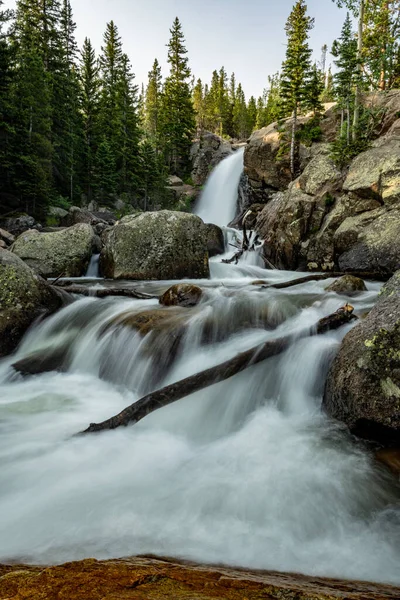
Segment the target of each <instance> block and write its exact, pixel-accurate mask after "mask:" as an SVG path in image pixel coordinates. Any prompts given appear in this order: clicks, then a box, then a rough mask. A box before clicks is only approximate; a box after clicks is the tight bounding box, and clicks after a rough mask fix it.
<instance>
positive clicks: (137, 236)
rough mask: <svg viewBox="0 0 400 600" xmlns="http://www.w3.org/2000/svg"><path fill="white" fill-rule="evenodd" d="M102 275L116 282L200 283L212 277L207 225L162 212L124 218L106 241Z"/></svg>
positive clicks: (106, 237) (169, 212) (180, 215)
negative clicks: (118, 280) (186, 280)
mask: <svg viewBox="0 0 400 600" xmlns="http://www.w3.org/2000/svg"><path fill="white" fill-rule="evenodd" d="M103 242H104V243H105V247H104V249H103V251H102V253H101V258H100V265H101V272H102V274H103V275H105V276H106V277H110V278H112V279H138V280H154V279H156V280H157V279H159V280H163V279H186V278H193V279H200V278H204V277H208V276H209V266H208V251H207V242H206V235H205V227H204V223H203V221H202V220H201V219H200V218H199V217H197V216H195V215H191V214H187V213H181V212H173V211H166V210H163V211H159V212H147V213H142V214H137V215H129V217H124V218H123V219H121V221H120V222H119V223H118V224H117V225H115V227H114V228H113V229H112V230H110V231H109V232H107V234H106V236H105V237H104V239H103Z"/></svg>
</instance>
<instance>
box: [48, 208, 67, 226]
mask: <svg viewBox="0 0 400 600" xmlns="http://www.w3.org/2000/svg"><path fill="white" fill-rule="evenodd" d="M47 214H48V216H49V217H50V218H51V219H52V221H53V220H54V221H55V222H56V223H60V222H61V220H62V219H65V217H66V216H67V215H68V211H67V210H64V209H63V208H60V207H58V206H50V208H49V210H48V213H47Z"/></svg>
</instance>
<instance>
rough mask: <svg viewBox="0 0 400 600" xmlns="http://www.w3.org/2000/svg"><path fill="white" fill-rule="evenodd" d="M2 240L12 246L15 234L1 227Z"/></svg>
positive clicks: (0, 237) (0, 238)
mask: <svg viewBox="0 0 400 600" xmlns="http://www.w3.org/2000/svg"><path fill="white" fill-rule="evenodd" d="M0 240H1V241H2V242H4V243H5V244H6V245H7V246H10V245H11V244H13V243H14V242H15V236H14V235H12V234H11V233H9V232H8V231H6V230H5V229H0Z"/></svg>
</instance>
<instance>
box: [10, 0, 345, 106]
mask: <svg viewBox="0 0 400 600" xmlns="http://www.w3.org/2000/svg"><path fill="white" fill-rule="evenodd" d="M293 4H294V0H72V7H73V10H74V16H75V21H76V23H77V25H78V29H77V38H78V42H79V44H81V43H82V41H83V39H84V37H85V36H88V37H90V38H91V40H92V42H93V43H94V45H95V47H96V48H97V49H98V50H99V49H100V47H101V43H102V35H103V32H104V29H105V24H106V23H107V21H110V20H111V19H114V21H115V22H116V24H117V25H118V28H119V30H120V33H121V36H122V40H123V42H124V49H125V51H126V52H127V54H128V55H129V57H130V59H131V61H132V65H133V70H134V72H135V74H136V79H137V83H139V84H141V83H142V82H146V80H147V73H148V71H149V70H150V68H151V65H152V63H153V60H154V58H156V57H157V58H158V60H159V61H160V63H161V64H162V67H163V75H164V76H165V75H166V74H167V66H166V53H167V50H166V47H165V44H167V42H168V39H169V28H170V27H171V24H172V21H173V19H174V18H175V16H178V17H179V19H180V20H181V22H182V25H183V31H184V34H185V37H186V46H187V49H188V51H189V59H190V66H191V69H192V72H193V73H194V75H195V76H196V78H198V77H201V79H203V81H208V80H210V79H211V73H212V71H213V70H214V69H219V68H220V67H221V65H224V66H225V68H226V70H227V71H228V73H229V74H230V73H231V71H235V73H236V76H237V80H238V81H241V82H242V84H243V87H244V90H245V92H246V96H247V97H249V96H250V95H252V94H253V95H255V96H258V95H260V94H261V93H262V90H263V88H264V87H266V85H267V77H268V75H269V74H272V73H274V72H275V71H277V70H278V69H279V68H280V65H281V63H282V60H283V58H284V54H285V46H284V44H285V32H284V26H285V22H286V19H287V17H288V15H289V13H290V10H291V8H292V6H293ZM5 5H6V6H9V7H13V6H15V1H14V0H5ZM308 7H309V14H310V15H311V16H313V17H315V28H314V30H313V32H312V36H311V45H312V47H313V48H314V51H315V59H316V60H319V59H320V56H321V50H320V49H321V47H322V45H323V44H324V43H327V44H328V47H329V48H330V46H331V44H332V41H333V40H334V39H335V37H337V36H338V35H339V33H340V29H341V26H342V22H343V20H344V17H345V13H344V11H343V10H339V9H338V8H337V6H336V5H335V4H333V2H332V1H331V0H309V1H308ZM328 60H329V58H328Z"/></svg>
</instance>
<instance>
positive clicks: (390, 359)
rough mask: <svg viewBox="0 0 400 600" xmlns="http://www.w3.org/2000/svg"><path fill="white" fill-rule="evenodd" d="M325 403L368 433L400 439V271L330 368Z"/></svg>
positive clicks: (374, 437)
mask: <svg viewBox="0 0 400 600" xmlns="http://www.w3.org/2000/svg"><path fill="white" fill-rule="evenodd" d="M324 407H325V409H326V410H327V412H328V413H329V414H330V415H331V416H332V417H335V418H336V419H339V420H340V421H343V422H344V423H346V424H347V425H348V426H349V427H350V429H351V430H352V431H353V432H355V433H357V434H359V435H361V436H363V437H366V438H369V439H372V440H376V441H379V442H381V443H383V444H389V443H392V442H393V441H400V271H398V272H397V273H395V275H394V276H393V277H392V278H391V279H390V280H389V282H388V283H387V284H386V285H385V286H384V287H383V288H382V291H381V294H380V297H379V300H378V302H377V304H376V305H375V307H374V308H373V309H372V311H371V312H370V313H369V314H368V316H367V317H366V318H365V319H362V320H360V322H359V323H358V325H357V326H356V327H355V328H354V329H352V330H351V331H350V333H348V334H347V335H346V337H345V338H344V340H343V343H342V345H341V348H340V350H339V353H338V354H337V356H336V358H335V360H334V361H333V364H332V366H331V369H330V371H329V375H328V379H327V384H326V390H325V397H324Z"/></svg>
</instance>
